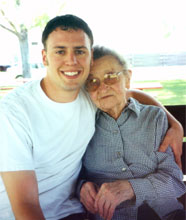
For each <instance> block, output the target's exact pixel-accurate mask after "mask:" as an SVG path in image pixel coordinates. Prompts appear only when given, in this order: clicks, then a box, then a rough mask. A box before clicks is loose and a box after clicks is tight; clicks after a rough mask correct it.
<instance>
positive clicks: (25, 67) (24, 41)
mask: <svg viewBox="0 0 186 220" xmlns="http://www.w3.org/2000/svg"><path fill="white" fill-rule="evenodd" d="M20 28H21V33H20V35H19V45H20V50H21V61H22V75H23V77H24V78H30V77H31V73H30V65H29V45H28V30H27V29H26V28H25V27H24V26H23V25H21V26H20Z"/></svg>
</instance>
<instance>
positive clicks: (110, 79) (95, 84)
mask: <svg viewBox="0 0 186 220" xmlns="http://www.w3.org/2000/svg"><path fill="white" fill-rule="evenodd" d="M122 72H123V71H121V72H117V73H112V72H110V73H106V74H105V75H104V79H103V82H104V84H106V85H113V84H115V83H116V82H117V81H118V79H119V75H120V74H121V73H122ZM100 85H101V80H100V79H99V78H97V77H93V75H92V74H90V75H89V77H88V78H87V81H86V82H85V89H86V90H87V91H88V92H94V91H96V90H97V89H98V88H99V87H100Z"/></svg>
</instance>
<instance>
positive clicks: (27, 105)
mask: <svg viewBox="0 0 186 220" xmlns="http://www.w3.org/2000/svg"><path fill="white" fill-rule="evenodd" d="M95 112H96V109H95V107H94V106H93V104H92V103H91V101H90V99H89V97H88V95H87V94H86V93H85V92H84V91H80V93H79V95H78V97H77V98H76V100H75V101H73V102H70V103H56V102H54V101H52V100H50V99H49V98H48V97H47V96H46V95H45V93H44V92H43V90H42V89H41V86H40V81H33V82H29V83H26V84H25V85H23V86H21V87H19V88H16V89H14V90H13V91H12V92H11V93H9V94H8V95H7V96H6V97H5V98H3V99H2V100H1V101H0V172H2V171H19V170H34V171H35V173H36V176H37V181H38V188H39V200H40V205H41V208H42V210H43V213H44V216H45V218H46V219H51V220H57V219H60V218H63V217H65V216H68V215H69V214H73V213H79V212H82V210H83V208H82V206H81V204H80V202H79V201H78V200H77V199H75V198H74V189H75V184H76V180H77V177H78V174H79V171H80V169H81V158H82V156H83V154H84V152H85V150H86V147H87V144H88V142H89V140H90V139H91V137H92V136H93V134H94V130H95ZM0 219H1V220H3V219H6V220H7V219H11V220H12V219H14V216H13V213H12V210H11V206H10V203H9V200H8V196H7V194H6V191H5V188H4V185H3V182H2V179H1V178H0Z"/></svg>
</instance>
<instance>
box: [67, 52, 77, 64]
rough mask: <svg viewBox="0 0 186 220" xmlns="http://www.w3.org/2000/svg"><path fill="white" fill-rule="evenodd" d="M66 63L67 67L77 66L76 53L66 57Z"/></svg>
mask: <svg viewBox="0 0 186 220" xmlns="http://www.w3.org/2000/svg"><path fill="white" fill-rule="evenodd" d="M65 63H66V64H67V65H75V64H77V57H76V55H75V54H74V53H68V54H67V55H66V57H65Z"/></svg>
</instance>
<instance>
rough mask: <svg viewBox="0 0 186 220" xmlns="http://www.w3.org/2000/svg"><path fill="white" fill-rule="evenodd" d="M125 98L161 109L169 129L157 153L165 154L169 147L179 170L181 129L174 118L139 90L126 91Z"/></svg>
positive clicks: (153, 99) (158, 103)
mask: <svg viewBox="0 0 186 220" xmlns="http://www.w3.org/2000/svg"><path fill="white" fill-rule="evenodd" d="M127 97H128V98H129V97H133V98H135V99H137V100H138V101H139V102H140V103H142V104H148V105H155V106H158V107H160V108H162V109H163V110H164V111H165V112H166V115H167V118H168V122H169V129H168V131H167V133H166V136H165V138H164V140H163V142H162V143H161V145H160V148H159V151H161V152H165V151H166V149H167V147H168V146H171V147H172V149H173V152H174V156H175V160H176V163H177V164H178V165H179V167H180V168H181V154H182V142H183V127H182V125H181V124H180V122H179V121H178V120H176V118H175V117H174V116H173V115H171V114H170V112H168V111H167V109H166V108H165V107H164V106H163V105H162V104H161V103H160V102H158V101H157V100H156V99H155V98H153V97H152V96H150V95H148V94H147V93H144V92H142V91H140V90H132V89H130V90H127Z"/></svg>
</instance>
